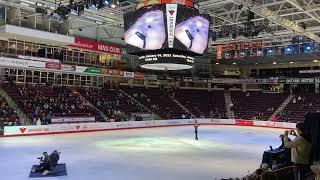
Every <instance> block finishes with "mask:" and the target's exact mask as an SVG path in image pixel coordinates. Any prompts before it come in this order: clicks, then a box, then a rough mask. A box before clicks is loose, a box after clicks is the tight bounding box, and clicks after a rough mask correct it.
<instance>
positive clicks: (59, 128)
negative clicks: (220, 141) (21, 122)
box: [2, 119, 295, 137]
mask: <svg viewBox="0 0 320 180" xmlns="http://www.w3.org/2000/svg"><path fill="white" fill-rule="evenodd" d="M195 121H197V122H198V123H199V124H200V125H233V126H255V127H269V128H284V129H292V128H295V123H285V122H271V121H251V120H244V119H172V120H152V121H126V122H99V123H72V124H51V125H41V126H6V127H4V136H2V137H10V136H30V135H46V134H62V133H80V132H91V131H108V130H124V129H138V128H157V127H170V126H188V125H193V124H194V122H195Z"/></svg>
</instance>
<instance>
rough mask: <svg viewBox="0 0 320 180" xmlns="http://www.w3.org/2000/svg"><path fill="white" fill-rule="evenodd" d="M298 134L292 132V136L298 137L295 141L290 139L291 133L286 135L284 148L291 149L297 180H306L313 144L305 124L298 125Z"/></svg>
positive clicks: (287, 132)
mask: <svg viewBox="0 0 320 180" xmlns="http://www.w3.org/2000/svg"><path fill="white" fill-rule="evenodd" d="M296 130H297V133H296V132H295V131H294V130H292V131H290V134H291V135H293V136H296V138H295V139H294V140H292V141H291V140H290V139H289V137H288V136H289V131H285V133H284V146H285V147H286V148H291V161H292V162H293V163H294V166H295V169H294V176H295V180H304V178H305V174H306V173H307V170H308V168H309V160H310V159H309V158H310V153H311V142H310V137H309V136H308V133H306V132H305V125H304V122H299V123H297V124H296Z"/></svg>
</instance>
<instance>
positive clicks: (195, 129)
mask: <svg viewBox="0 0 320 180" xmlns="http://www.w3.org/2000/svg"><path fill="white" fill-rule="evenodd" d="M194 123H195V124H194V134H195V140H197V141H198V127H199V124H198V122H197V120H195V122H194Z"/></svg>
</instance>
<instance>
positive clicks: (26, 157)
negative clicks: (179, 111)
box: [0, 126, 283, 180]
mask: <svg viewBox="0 0 320 180" xmlns="http://www.w3.org/2000/svg"><path fill="white" fill-rule="evenodd" d="M282 132H283V130H280V129H270V128H256V127H232V126H200V127H199V141H195V140H194V128H193V127H192V126H183V127H165V128H150V129H133V130H118V131H104V132H93V133H78V134H60V135H47V136H29V137H11V138H0V169H1V174H0V177H1V179H2V180H11V179H12V180H16V179H17V180H23V179H29V178H28V176H29V172H30V169H31V166H32V165H33V164H37V163H38V160H37V159H36V158H37V157H40V156H41V154H42V152H44V151H48V152H50V153H51V152H52V150H54V149H58V150H59V151H61V152H62V154H61V158H60V161H59V162H60V163H66V164H67V171H68V176H61V177H56V178H40V179H43V180H45V179H72V180H214V178H215V177H217V178H221V177H235V176H244V175H246V174H247V173H248V170H249V171H254V170H255V169H256V168H257V167H258V166H259V164H260V162H261V158H262V153H263V151H264V150H266V149H269V145H272V146H273V147H277V146H279V145H280V144H281V143H280V140H279V138H278V137H279V135H280V134H281V133H282Z"/></svg>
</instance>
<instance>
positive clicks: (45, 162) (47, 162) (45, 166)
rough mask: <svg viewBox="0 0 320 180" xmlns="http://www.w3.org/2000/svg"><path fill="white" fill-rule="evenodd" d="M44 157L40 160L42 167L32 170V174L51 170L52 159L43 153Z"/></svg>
mask: <svg viewBox="0 0 320 180" xmlns="http://www.w3.org/2000/svg"><path fill="white" fill-rule="evenodd" d="M42 155H43V156H42V157H41V158H38V159H40V165H39V166H38V167H36V168H34V169H32V172H44V171H45V170H49V169H50V157H49V154H48V153H47V152H43V153H42Z"/></svg>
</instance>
